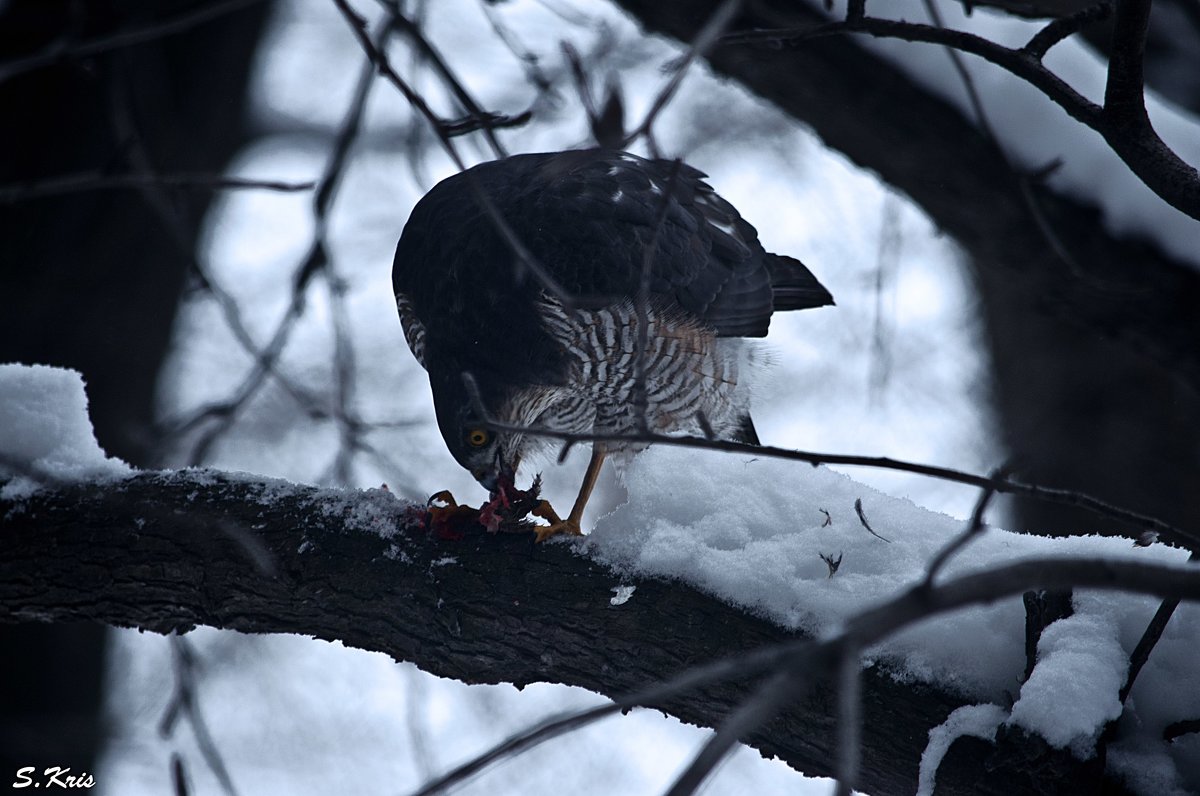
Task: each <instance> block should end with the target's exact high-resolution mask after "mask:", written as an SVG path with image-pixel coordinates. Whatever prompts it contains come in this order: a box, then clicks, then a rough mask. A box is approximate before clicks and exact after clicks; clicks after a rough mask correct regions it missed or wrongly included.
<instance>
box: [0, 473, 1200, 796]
mask: <svg viewBox="0 0 1200 796" xmlns="http://www.w3.org/2000/svg"><path fill="white" fill-rule="evenodd" d="M423 515H424V510H423V508H422V507H419V506H414V505H413V504H408V503H404V502H402V501H400V500H398V499H396V498H395V497H394V496H393V495H391V494H390V493H389V492H387V491H386V490H368V491H365V492H356V491H339V490H319V489H316V488H312V487H305V486H297V485H293V484H289V483H286V482H282V481H267V480H258V479H254V478H251V477H248V476H243V475H236V474H225V473H219V472H215V471H211V470H190V471H181V472H175V473H166V472H163V473H159V472H149V473H141V474H138V475H135V476H132V477H130V478H128V479H125V480H121V481H117V482H109V483H107V484H96V483H90V484H89V483H83V484H77V485H70V486H62V487H59V488H58V489H56V490H53V491H51V490H42V491H39V492H37V493H36V494H34V495H32V496H30V497H27V498H24V499H23V500H21V501H18V502H11V501H10V502H7V503H4V504H0V516H2V517H3V519H2V520H0V621H4V622H26V621H50V622H67V621H98V622H104V623H107V624H112V625H116V626H131V627H139V628H141V629H144V630H149V631H153V632H160V633H170V632H186V631H187V630H189V629H190V628H192V627H194V626H196V625H201V624H203V625H211V626H214V627H222V628H230V629H235V630H240V631H243V632H256V633H261V632H275V633H299V634H303V635H311V636H315V637H317V638H322V639H327V640H333V639H337V640H340V641H343V642H345V643H347V644H350V645H352V646H357V647H361V648H364V649H371V650H378V651H381V652H385V653H387V654H389V655H391V656H392V657H394V658H396V659H397V660H407V661H413V662H415V663H417V664H418V665H419V666H421V667H422V668H424V669H426V670H428V671H431V672H433V673H436V674H439V675H441V676H446V677H454V678H457V679H460V680H463V681H466V682H473V683H482V682H511V683H514V684H516V685H518V686H520V685H524V684H527V683H532V682H561V683H569V684H573V685H579V686H583V687H585V688H589V689H592V690H594V691H598V692H600V693H603V694H607V695H609V696H612V697H616V698H620V697H623V696H626V695H628V694H633V693H637V692H639V691H644V690H645V689H646V688H647V687H648V686H653V684H656V683H662V682H664V681H669V680H670V679H671V678H672V677H674V676H677V675H679V674H680V673H681V672H685V671H687V670H689V669H690V668H691V667H694V666H696V665H697V664H704V663H706V662H711V661H715V660H720V659H729V660H727V661H726V663H725V664H724V667H725V668H724V670H723V671H724V675H723V676H722V677H721V678H715V679H713V680H711V681H707V682H704V683H702V684H701V685H700V686H699V687H692V688H689V689H687V690H686V691H684V690H678V691H676V692H663V693H662V694H659V695H658V696H657V698H654V699H647V700H646V701H643V702H639V704H648V705H651V706H654V707H658V708H661V709H663V710H666V711H667V712H670V713H672V714H674V715H676V716H678V717H680V718H681V719H683V720H685V721H689V722H693V723H697V724H701V725H706V726H714V727H715V726H719V725H720V724H721V722H722V720H723V719H724V717H725V716H726V715H727V714H728V713H729V712H730V711H731V710H732V709H734V707H735V706H737V705H739V704H741V703H742V702H743V701H744V700H745V698H746V696H747V695H748V694H749V693H752V692H753V691H755V690H756V689H757V687H758V685H759V682H758V680H757V678H756V677H755V674H756V673H758V672H761V671H763V668H762V661H763V660H767V658H769V655H768V656H767V657H764V655H765V654H766V653H764V652H762V651H761V650H770V649H775V650H776V651H777V652H778V650H788V649H793V648H795V645H796V644H807V642H805V641H804V640H803V638H802V637H801V636H798V635H797V634H795V633H792V632H789V631H786V630H783V629H781V628H779V627H778V626H776V625H773V624H770V623H768V622H766V621H764V620H762V619H760V618H757V617H755V616H753V615H752V614H750V613H748V612H746V611H743V610H739V609H736V608H733V607H730V606H729V605H727V604H726V603H724V602H721V601H719V600H716V599H713V598H712V597H709V596H706V595H704V594H702V593H700V592H699V591H697V590H696V589H695V588H692V587H690V586H688V585H686V584H683V583H679V582H669V581H667V580H663V579H656V578H649V577H636V576H630V575H628V574H626V575H621V576H618V575H616V574H614V573H613V571H612V570H611V569H609V568H608V567H606V566H603V565H601V564H598V563H596V562H595V561H593V560H590V559H589V558H588V557H586V556H584V555H581V554H580V553H579V551H578V550H577V549H576V548H574V547H573V546H571V545H568V544H543V545H534V544H533V543H532V536H531V535H529V534H505V533H501V534H496V535H487V534H479V535H472V536H468V537H467V538H465V539H461V540H448V539H440V538H438V537H437V535H436V534H431V533H429V532H427V531H426V530H425V529H424V528H422V527H421V521H422V519H423ZM1043 566H1049V565H1043ZM1037 567H1038V565H1037V564H1035V563H1027V564H1023V565H1019V566H1018V569H1020V570H1021V572H1022V573H1023V576H1022V578H1020V579H1018V580H1005V578H1004V574H1003V573H997V574H994V575H990V576H989V575H983V576H972V577H973V578H974V580H971V581H970V582H968V581H966V580H963V581H961V582H960V581H955V582H952V583H947V584H944V585H943V586H941V587H938V588H935V589H933V590H922V589H918V590H917V591H915V592H912V593H910V594H908V595H907V596H905V597H902V598H900V599H899V600H897V601H896V603H895V605H894V607H888V606H884V607H881V608H879V609H878V610H876V611H873V612H869V613H867V614H864V615H863V618H862V619H861V620H859V621H856V622H854V623H851V624H850V625H849V626H848V630H849V632H851V633H854V634H855V636H854V642H855V644H856V645H860V646H861V644H862V643H864V641H869V640H870V639H871V638H877V637H879V636H880V635H885V634H886V633H887V632H890V631H887V626H888V624H887V623H888V622H889V621H891V620H889V619H888V611H889V610H894V611H896V612H898V613H897V616H901V617H903V619H904V621H908V620H909V619H911V618H912V617H914V616H919V615H921V614H922V612H927V613H928V612H936V611H939V610H944V609H946V608H947V607H950V606H951V605H952V603H953V601H954V600H961V599H968V600H969V599H975V598H977V597H978V595H979V594H981V593H986V592H980V588H983V589H985V590H986V589H990V588H993V587H994V588H996V589H998V590H999V591H997V592H996V594H1000V593H1003V592H1007V591H1012V590H1013V589H1014V588H1017V589H1019V588H1023V587H1025V586H1027V585H1031V584H1033V583H1037V582H1040V581H1042V580H1046V583H1047V585H1062V584H1063V583H1070V582H1074V583H1089V584H1093V585H1095V584H1098V583H1101V582H1104V583H1107V584H1109V585H1112V586H1116V587H1119V586H1121V585H1122V584H1125V583H1129V584H1131V585H1133V586H1135V587H1136V588H1139V589H1149V590H1150V591H1153V592H1155V593H1160V594H1172V595H1176V596H1182V597H1195V596H1200V578H1198V577H1197V576H1195V575H1192V574H1190V573H1185V574H1182V575H1181V574H1179V571H1178V570H1173V571H1172V570H1169V569H1168V568H1164V567H1156V566H1154V565H1140V564H1128V563H1126V564H1121V563H1116V564H1113V563H1107V564H1101V563H1094V564H1088V563H1087V562H1084V561H1077V562H1075V563H1073V564H1071V565H1070V566H1069V567H1067V568H1066V569H1061V570H1060V569H1057V568H1055V567H1051V568H1049V569H1043V570H1038V569H1037ZM1147 567H1148V569H1147V571H1146V572H1145V573H1143V572H1142V571H1141V570H1142V569H1146V568H1147ZM1159 569H1161V570H1163V571H1162V572H1158V571H1157V570H1159ZM1127 570H1128V571H1127ZM1134 570H1137V571H1136V572H1134ZM1055 571H1057V572H1060V573H1066V574H1065V575H1062V576H1058V575H1055V574H1054V572H1055ZM989 578H991V579H999V580H995V582H993V580H989ZM618 586H624V587H626V590H625V593H626V594H628V593H629V591H628V588H629V587H634V593H633V596H632V598H630V599H628V600H626V601H624V602H621V601H618V600H614V599H612V595H613V590H614V588H615V587H618ZM922 588H923V587H922ZM939 589H941V590H944V591H945V594H946V595H947V597H946V598H945V599H943V598H941V597H940V596H939V595H941V594H942V591H941V590H939ZM964 595H965V596H964ZM972 595H975V597H974V598H973V597H972ZM947 600H949V602H947ZM864 628H865V630H864ZM752 650H760V652H758V653H754V652H751V653H749V655H748V657H746V658H744V659H742V658H739V654H740V653H741V652H742V651H752ZM771 654H777V653H771ZM756 655H757V658H756V657H755V656H756ZM731 656H732V657H731ZM760 659H761V660H760ZM756 660H758V663H755V661H756ZM814 675H815V676H814V678H813V681H812V682H811V683H810V684H809V685H808V686H806V688H805V689H804V690H805V691H806V692H807V694H808V696H807V697H805V698H803V699H801V700H800V701H799V702H798V703H797V704H796V705H794V706H793V707H791V708H790V709H788V710H787V711H786V712H785V713H784V714H783V715H781V716H779V717H777V718H775V719H773V720H772V721H770V722H768V723H766V724H765V725H759V726H755V727H754V728H753V729H751V730H749V731H748V732H747V734H746V736H745V740H746V741H747V742H749V743H750V744H751V745H754V746H756V747H757V748H759V749H761V750H762V751H763V752H764V753H767V754H774V755H778V756H780V757H781V758H783V759H784V760H786V761H788V762H789V763H790V764H791V765H793V766H794V767H796V768H798V769H801V770H804V771H806V772H809V773H813V774H830V773H832V772H831V768H832V762H831V761H832V760H833V757H834V753H833V749H834V746H835V743H836V735H835V733H834V732H833V728H834V726H835V723H836V719H835V714H836V704H835V702H836V700H833V699H832V692H831V689H830V686H829V685H828V684H826V683H824V682H823V680H822V678H821V677H820V672H819V671H817V672H815V673H814ZM814 685H815V686H816V687H815V688H813V686H814ZM693 686H695V683H694V684H693ZM862 692H863V708H862V716H863V723H862V731H861V735H860V737H861V741H862V766H861V774H860V780H859V781H860V783H861V786H862V787H866V788H868V789H870V790H874V791H877V792H894V791H898V790H912V788H913V787H914V786H915V783H916V774H917V762H918V761H919V760H920V757H921V751H922V748H923V746H924V743H925V736H926V735H927V733H928V731H929V730H930V729H931V728H934V727H936V726H938V725H940V724H941V723H942V722H943V721H944V719H945V717H946V716H947V715H948V714H949V713H950V712H951V711H953V710H955V709H957V708H959V707H961V706H962V705H963V704H966V703H967V700H964V699H963V698H961V697H956V696H953V695H951V694H949V693H946V692H944V691H943V690H941V689H938V688H934V687H930V686H927V685H919V686H917V685H904V684H901V683H899V682H897V681H895V680H894V679H893V678H892V677H891V676H890V675H889V674H888V673H887V672H886V671H885V669H884V668H883V667H880V666H870V667H868V668H867V669H866V670H865V672H864V675H863V689H862ZM651 693H653V692H651ZM1022 737H1023V740H1022V741H1021V742H1022V743H1037V742H1035V741H1033V740H1032V739H1030V738H1028V737H1024V736H1022ZM1050 756H1051V757H1055V756H1054V755H1053V754H1051V755H1050ZM1060 757H1062V760H1061V761H1060V763H1061V764H1062V765H1063V766H1065V767H1066V769H1064V770H1069V769H1071V768H1072V767H1074V766H1078V765H1081V764H1077V763H1073V762H1072V761H1071V758H1070V756H1069V755H1060ZM978 762H979V761H978V760H970V761H959V762H958V763H949V764H947V765H949V766H950V769H947V770H944V771H943V772H941V776H942V778H943V780H945V779H946V778H948V777H949V778H953V777H958V776H966V775H967V774H968V773H969V772H970V770H972V766H976V765H977V764H978ZM954 766H958V768H954ZM1017 775H1018V774H1017V773H1014V776H1017ZM993 776H995V775H994V774H993ZM995 782H996V783H997V784H996V787H1000V788H1001V790H999V791H994V792H1002V791H1003V787H1002V786H1003V784H1004V783H1005V782H1008V780H1005V779H1004V777H1003V776H999V777H996V778H995ZM989 792H991V791H989Z"/></svg>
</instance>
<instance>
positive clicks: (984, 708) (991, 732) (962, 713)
mask: <svg viewBox="0 0 1200 796" xmlns="http://www.w3.org/2000/svg"><path fill="white" fill-rule="evenodd" d="M1006 717H1007V714H1005V712H1004V708H1002V707H1000V706H999V705H964V706H963V707H961V708H958V709H957V710H954V711H952V712H951V713H950V715H949V716H947V717H946V720H945V721H943V722H942V723H941V724H939V725H938V726H936V727H934V728H933V729H932V730H930V731H929V743H928V744H927V745H926V746H925V751H924V752H922V753H921V767H920V770H919V772H918V774H917V796H933V791H934V788H935V787H936V786H937V770H938V766H940V765H941V764H942V758H944V757H945V756H946V752H948V751H950V746H951V744H953V743H954V742H955V741H956V740H958V739H959V738H962V737H964V736H970V737H971V738H981V739H982V740H985V741H992V740H994V739H995V737H996V728H997V727H999V726H1000V724H1001V723H1002V722H1003V721H1004V719H1005V718H1006Z"/></svg>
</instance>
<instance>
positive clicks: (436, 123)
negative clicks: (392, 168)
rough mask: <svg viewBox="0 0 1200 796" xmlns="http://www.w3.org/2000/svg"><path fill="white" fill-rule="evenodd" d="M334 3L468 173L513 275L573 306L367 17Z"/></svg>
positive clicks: (343, 0)
mask: <svg viewBox="0 0 1200 796" xmlns="http://www.w3.org/2000/svg"><path fill="white" fill-rule="evenodd" d="M333 3H334V5H336V6H337V8H338V10H339V11H340V12H341V14H342V17H343V18H344V19H345V20H346V23H347V24H348V25H349V26H350V30H351V32H352V33H353V34H354V37H355V38H356V39H357V40H358V43H359V46H361V47H362V49H363V52H365V53H366V54H367V58H369V59H370V61H371V63H373V64H374V65H375V67H376V69H378V70H379V73H380V74H381V75H383V76H384V77H385V78H387V80H388V82H390V83H391V84H392V85H393V86H395V87H396V89H397V90H399V91H400V93H401V94H402V95H403V96H404V98H405V99H406V100H407V101H408V103H409V104H410V105H412V106H413V108H414V109H415V110H416V111H417V112H418V113H419V114H421V116H422V117H424V118H425V120H426V121H428V122H429V124H430V126H431V127H432V128H433V131H434V133H435V134H436V135H437V138H438V141H439V142H441V144H442V148H443V149H445V150H446V154H447V155H449V156H450V159H451V160H452V161H454V165H455V166H457V167H458V169H459V170H460V171H463V172H465V173H466V180H467V185H468V187H470V189H471V192H472V194H473V195H474V198H475V199H476V201H478V202H479V205H480V207H482V208H483V211H484V213H486V214H487V216H488V219H489V220H490V221H491V223H492V224H493V226H494V227H495V229H496V231H497V232H499V233H500V236H501V237H502V238H504V242H505V243H506V244H507V245H508V247H509V248H510V249H511V250H512V252H513V254H514V255H515V258H516V264H517V266H518V271H517V273H516V274H514V278H520V276H521V272H520V269H521V268H524V269H526V270H528V271H529V273H531V274H533V276H534V278H535V279H537V281H538V282H539V283H540V284H541V285H542V287H544V288H545V289H546V291H547V292H548V293H549V294H550V295H552V296H553V297H554V298H555V299H557V300H558V301H559V302H560V303H561V304H562V305H563V307H565V308H566V309H567V310H571V309H573V308H574V306H575V302H574V299H573V298H572V297H571V295H570V294H569V293H567V291H566V290H564V289H563V287H562V286H561V285H560V284H559V283H558V280H556V279H555V278H554V277H553V275H551V274H550V272H549V271H548V270H547V269H546V268H545V267H544V266H543V265H542V264H541V263H540V262H538V260H537V258H536V257H534V256H533V253H532V252H530V251H529V249H528V248H527V247H526V246H525V244H524V243H522V242H521V239H520V238H519V237H518V236H517V234H516V233H515V232H514V231H513V229H512V227H511V226H510V225H509V223H508V221H506V220H505V218H504V216H503V215H502V214H501V213H500V211H499V209H498V208H497V207H496V203H495V202H494V201H492V198H491V197H490V196H488V195H487V192H486V191H484V190H483V188H482V187H481V186H480V185H479V183H478V181H477V180H475V179H474V175H472V174H471V172H470V171H468V170H467V164H466V161H464V160H463V158H462V156H461V155H460V154H459V153H458V150H457V149H455V148H454V143H453V142H452V141H451V138H450V135H449V133H447V131H446V130H445V128H444V124H443V122H442V119H441V118H440V117H439V116H438V115H437V114H436V113H434V112H433V109H431V108H430V107H429V103H427V102H426V101H425V98H424V97H422V96H421V95H420V94H418V93H417V92H416V91H414V90H413V89H412V87H411V86H409V84H408V82H407V81H406V80H405V79H404V78H402V77H401V76H400V75H399V74H398V73H397V72H396V70H395V69H393V68H392V65H391V62H390V61H389V60H388V57H387V54H386V53H384V52H383V50H382V49H381V48H380V47H379V46H378V45H376V44H375V43H374V42H372V41H371V37H370V36H369V35H368V34H367V21H366V19H364V18H363V17H362V16H361V15H360V14H359V13H358V12H357V11H355V10H354V9H353V8H352V7H351V6H350V3H349V2H348V0H333Z"/></svg>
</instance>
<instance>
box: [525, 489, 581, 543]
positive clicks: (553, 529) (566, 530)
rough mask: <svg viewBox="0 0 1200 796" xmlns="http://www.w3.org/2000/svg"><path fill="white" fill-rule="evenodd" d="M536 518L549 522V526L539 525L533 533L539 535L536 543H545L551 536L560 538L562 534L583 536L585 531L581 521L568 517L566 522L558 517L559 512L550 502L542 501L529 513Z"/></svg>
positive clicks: (535, 540)
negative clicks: (580, 524) (581, 526)
mask: <svg viewBox="0 0 1200 796" xmlns="http://www.w3.org/2000/svg"><path fill="white" fill-rule="evenodd" d="M529 513H530V514H532V515H533V516H535V517H541V518H542V519H543V520H546V521H547V522H549V523H550V524H549V525H539V526H538V527H537V528H534V529H533V531H534V533H535V534H536V535H537V538H536V539H534V542H535V543H536V542H544V541H546V540H547V539H549V538H550V537H551V536H558V535H559V534H560V533H562V534H566V535H567V536H583V531H582V530H581V529H580V527H579V520H578V519H576V518H575V517H567V518H566V519H565V520H564V519H562V518H561V517H559V516H558V512H557V511H555V510H554V507H553V506H551V505H550V501H548V500H541V501H538V504H537V505H536V506H534V507H533V509H532V510H530V512H529Z"/></svg>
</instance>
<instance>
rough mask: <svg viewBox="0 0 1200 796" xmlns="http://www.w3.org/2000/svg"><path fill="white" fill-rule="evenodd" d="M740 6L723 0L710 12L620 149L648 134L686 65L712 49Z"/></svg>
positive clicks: (740, 2)
mask: <svg viewBox="0 0 1200 796" xmlns="http://www.w3.org/2000/svg"><path fill="white" fill-rule="evenodd" d="M741 7H742V0H725V2H723V3H722V4H721V5H719V6H717V9H716V10H715V11H714V12H713V14H712V16H711V17H709V19H708V21H707V22H706V23H704V27H702V28H701V29H700V32H699V33H697V34H696V38H695V39H694V40H693V41H692V44H691V46H690V47H688V50H687V52H686V53H685V54H684V55H683V58H682V59H680V60H679V61H678V62H677V63H676V65H675V70H674V74H673V75H672V76H671V79H670V80H669V81H667V85H666V86H664V87H663V89H662V91H660V92H658V94H657V95H656V96H655V97H654V102H653V103H651V105H650V109H649V110H648V111H647V112H646V116H645V117H644V118H643V119H642V122H641V124H639V125H638V126H637V127H635V128H633V130H631V131H630V132H629V133H628V134H627V135H626V136H625V140H624V141H623V142H622V143H621V148H622V149H624V148H626V147H628V146H629V145H630V144H632V143H633V142H634V141H636V140H637V139H638V138H640V137H643V136H649V134H650V131H651V129H652V128H653V127H654V120H655V119H657V118H658V115H659V114H660V113H662V111H663V108H665V107H666V106H667V103H668V102H670V101H671V98H672V97H674V96H675V92H676V91H678V90H679V86H680V84H681V83H682V82H683V78H684V77H685V76H686V75H687V72H688V67H690V66H691V65H692V64H693V63H694V62H695V61H696V60H697V59H698V58H703V57H704V56H705V54H707V53H708V51H709V50H710V49H712V47H713V45H715V44H716V43H717V41H718V39H719V38H720V37H721V34H722V33H724V31H725V28H726V27H728V26H729V23H730V22H732V21H733V19H734V17H736V16H737V13H738V11H740V10H741Z"/></svg>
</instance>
